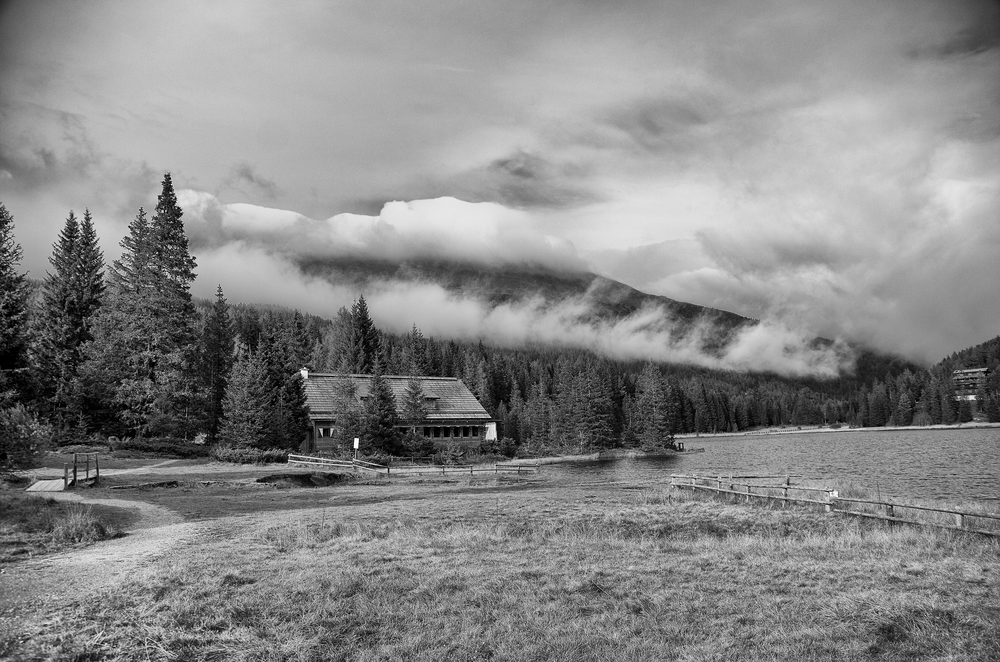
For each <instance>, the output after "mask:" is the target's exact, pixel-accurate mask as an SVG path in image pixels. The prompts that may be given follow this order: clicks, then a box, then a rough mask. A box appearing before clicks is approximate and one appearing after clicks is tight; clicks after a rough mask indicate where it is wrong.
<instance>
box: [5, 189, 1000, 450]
mask: <svg viewBox="0 0 1000 662" xmlns="http://www.w3.org/2000/svg"><path fill="white" fill-rule="evenodd" d="M182 214H183V212H182V210H181V209H180V208H179V207H178V206H177V202H176V196H175V195H174V191H173V185H172V182H171V180H170V176H169V174H168V175H166V176H165V177H164V180H163V186H162V192H161V194H160V196H159V198H158V200H157V205H156V208H155V211H154V213H153V215H152V216H147V214H146V212H145V211H144V210H143V209H140V210H139V212H138V214H137V215H136V217H135V219H134V220H133V222H132V223H131V224H130V226H129V232H128V235H127V236H126V237H124V238H123V239H122V240H121V247H122V256H121V258H120V259H119V260H116V261H114V262H113V263H112V264H111V265H105V262H104V258H103V255H102V254H101V251H100V249H99V243H98V241H97V237H96V235H95V232H94V224H93V221H92V219H91V217H90V214H89V212H85V213H84V215H83V217H82V218H77V217H76V216H75V214H74V213H73V212H70V214H69V216H68V217H67V219H66V223H65V225H64V228H63V231H62V232H61V233H60V235H59V236H58V237H56V238H55V242H54V244H53V250H52V255H51V257H50V263H51V265H52V271H51V272H49V273H48V274H47V276H46V278H45V280H44V281H43V282H41V283H30V282H29V281H27V279H26V278H25V276H24V274H22V273H19V269H18V265H19V262H20V259H21V249H20V246H19V244H18V243H17V242H16V240H15V238H14V219H13V216H12V215H11V214H10V213H9V212H8V211H7V210H6V208H4V207H3V206H2V205H0V308H2V312H3V315H2V317H0V468H2V467H3V466H6V467H11V466H14V465H17V464H24V463H25V462H29V461H30V458H31V457H32V456H34V455H37V454H38V453H39V452H41V449H43V448H44V447H45V445H46V444H51V443H69V442H73V441H77V440H80V439H82V438H87V437H91V436H94V435H97V436H99V437H102V438H104V437H107V436H109V435H115V436H126V437H133V438H168V439H183V440H195V439H198V440H203V441H207V442H208V443H209V444H212V445H215V446H216V447H218V448H226V449H251V450H253V451H255V452H258V451H259V452H265V451H271V450H275V451H287V450H289V449H294V448H296V447H298V445H299V443H300V442H301V440H302V439H303V437H304V436H305V433H306V429H307V426H308V412H307V409H306V404H305V396H304V390H303V384H302V380H301V377H300V376H299V372H298V371H299V369H300V368H301V367H303V366H308V367H310V368H311V369H312V370H314V371H319V372H349V373H358V374H372V375H373V377H372V379H373V380H374V382H375V383H377V382H378V380H379V379H380V375H385V374H400V375H435V376H448V377H458V378H460V379H462V380H463V381H464V382H465V383H466V384H467V385H468V386H469V387H470V388H471V389H472V391H473V392H474V393H475V394H476V396H477V397H478V398H479V400H480V402H481V403H482V404H483V406H484V407H485V408H486V409H487V411H488V412H489V413H490V414H491V415H492V416H493V417H494V418H495V419H496V420H497V422H498V429H499V432H500V435H501V440H500V441H499V442H498V443H496V444H495V445H494V447H493V448H489V449H485V450H488V451H494V452H497V451H499V452H503V453H506V454H513V453H520V454H522V455H530V454H537V453H549V452H578V451H586V450H591V449H597V448H609V447H621V446H624V447H656V446H661V445H663V444H665V443H669V441H670V440H671V439H672V437H673V436H674V435H676V434H681V433H712V432H731V431H740V430H750V429H754V428H761V427H774V426H804V425H819V424H827V425H846V426H883V425H899V426H907V425H925V424H940V423H944V424H950V423H956V422H962V421H968V420H971V419H972V416H973V412H972V409H971V407H970V404H969V403H968V402H966V401H959V400H956V399H955V397H954V387H953V385H952V383H951V371H952V370H953V369H956V368H968V367H986V368H989V369H990V370H991V371H992V372H991V375H990V377H989V380H988V382H987V384H986V387H985V388H984V389H983V390H982V392H981V393H980V394H978V395H979V402H980V403H982V410H983V415H985V416H987V417H989V418H990V419H991V420H1000V396H998V392H1000V337H998V338H995V339H993V340H991V341H989V342H986V343H983V344H982V345H977V346H975V347H971V348H969V349H966V350H962V351H961V352H957V353H956V354H953V355H952V356H951V357H949V358H947V359H945V360H944V361H942V362H941V363H939V364H938V365H936V366H934V367H932V368H931V369H930V370H923V369H921V368H919V367H918V366H915V365H913V364H911V363H908V362H906V361H904V360H901V359H898V358H893V357H887V356H885V355H881V354H878V353H875V352H870V351H859V352H858V353H857V359H856V361H855V366H854V368H855V369H854V372H853V374H841V375H840V376H839V377H837V378H835V379H828V380H819V379H803V378H790V377H783V376H778V375H774V374H763V373H748V372H730V371H720V370H710V369H706V368H701V367H694V366H688V365H675V364H662V363H659V364H658V363H653V362H645V363H644V362H637V361H621V360H615V359H610V358H607V357H604V356H600V355H598V354H596V353H594V352H591V351H588V350H583V349H573V348H566V347H561V346H558V345H555V344H545V345H542V344H538V345H528V346H523V347H498V346H490V345H487V344H484V343H483V342H482V341H480V342H478V343H477V342H464V341H456V340H450V339H441V338H432V337H424V335H423V334H422V333H421V331H420V330H419V329H418V328H417V327H416V326H414V327H413V328H412V329H411V330H410V332H408V333H405V334H394V333H389V332H386V331H382V330H379V329H377V328H376V327H375V325H374V323H373V322H372V318H371V315H370V311H369V310H368V305H367V302H366V301H365V299H364V297H363V296H362V297H359V298H358V299H357V300H356V301H355V302H354V305H353V306H352V307H351V309H347V308H341V309H340V310H337V311H331V317H330V318H329V319H327V318H322V317H317V316H313V315H308V314H302V313H300V312H299V311H295V310H288V309H283V308H278V307H274V306H261V305H254V304H251V303H238V304H235V305H230V304H229V303H228V302H227V301H226V298H225V295H224V291H223V287H222V285H220V286H219V288H218V291H217V295H216V298H215V300H214V301H196V300H194V299H193V298H192V296H191V293H190V285H191V283H192V282H193V281H194V279H195V277H196V267H197V265H196V263H195V260H194V259H193V257H192V256H191V255H190V253H189V251H188V244H187V238H186V236H185V234H184V227H183V223H182V220H181V217H182ZM449 273H450V274H451V276H452V277H457V276H458V275H459V271H454V270H452V271H450V272H449ZM478 278H480V280H482V279H486V280H488V281H490V283H491V284H490V290H491V291H494V292H495V291H498V289H497V286H496V285H497V283H496V281H497V280H498V279H499V280H502V275H501V274H497V273H491V274H488V275H485V276H484V275H483V274H480V275H479V276H478ZM542 283H543V285H545V286H546V287H550V288H557V289H558V288H566V287H570V288H578V287H583V286H584V285H586V287H588V288H590V289H591V290H593V289H594V284H593V283H592V282H590V283H589V284H584V283H582V281H581V282H580V283H575V282H573V283H569V284H567V283H562V282H560V283H556V282H555V281H552V282H549V281H545V280H543V281H542ZM546 283H547V284H546ZM599 285H600V284H599ZM456 286H457V285H456ZM600 286H601V287H607V288H611V289H614V290H615V293H616V294H615V296H617V297H619V298H622V297H624V298H623V299H622V300H621V305H623V306H625V307H626V308H629V309H632V308H634V307H635V306H637V305H639V303H637V300H636V297H637V296H638V295H636V294H635V292H634V291H632V290H630V289H628V288H626V289H622V288H617V289H616V287H617V286H616V284H614V283H611V282H610V281H609V283H605V284H603V285H600ZM515 289H517V291H519V292H521V291H523V290H524V284H523V283H522V284H518V286H517V287H516V288H515ZM640 294H641V293H640ZM612 299H614V297H608V296H603V297H602V300H604V301H610V300H612ZM674 303H676V302H674ZM677 305H679V306H680V305H686V304H677ZM703 310H707V309H699V311H694V312H693V313H692V314H693V315H694V314H697V315H703V314H705V313H704V312H703ZM716 312H719V311H716ZM612 313H613V311H607V314H612ZM719 315H722V316H723V317H725V315H723V314H722V313H719ZM742 320H743V318H737V317H735V316H734V317H733V319H728V318H727V319H726V325H727V328H736V327H739V326H740V325H742V324H744V321H742ZM745 322H748V323H749V322H752V321H750V320H746V321H745ZM817 342H823V341H817ZM372 391H373V392H382V391H386V390H385V389H381V390H379V389H374V388H373V390H372ZM386 397H390V398H391V397H392V396H391V393H390V394H389V395H388V396H386ZM371 400H372V401H370V402H367V403H366V404H365V405H364V408H355V409H350V405H345V407H347V409H345V411H344V412H343V416H342V419H341V421H340V425H341V427H343V428H344V429H343V430H341V431H340V434H341V435H343V436H344V437H345V438H350V437H353V436H360V437H361V438H362V439H363V440H364V441H363V444H364V445H363V449H366V450H368V451H369V452H373V453H376V452H377V453H390V454H406V453H423V452H426V448H422V447H420V444H419V443H417V441H415V440H407V439H404V438H402V437H398V438H397V437H394V436H393V433H392V430H393V427H392V425H386V421H384V420H382V418H384V416H385V415H387V414H385V412H390V411H394V409H393V407H391V406H387V403H385V402H375V401H374V400H375V398H373V399H371ZM349 409H350V410H349Z"/></svg>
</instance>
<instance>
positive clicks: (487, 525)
mask: <svg viewBox="0 0 1000 662" xmlns="http://www.w3.org/2000/svg"><path fill="white" fill-rule="evenodd" d="M494 500H495V501H496V506H495V508H494ZM501 500H502V503H501ZM288 517H291V518H293V520H292V521H284V522H281V523H279V524H276V525H274V526H272V527H270V528H267V529H265V530H261V531H256V532H248V533H247V535H245V536H243V537H241V538H238V539H235V540H224V541H218V542H213V543H209V544H205V545H203V546H200V547H198V548H193V549H190V550H188V552H187V553H185V554H184V556H183V558H178V559H175V560H174V561H172V562H170V563H167V564H164V565H161V566H160V567H157V568H155V569H153V570H151V571H150V572H148V573H146V574H144V575H142V576H139V577H136V578H134V579H133V580H131V581H129V582H127V583H125V584H123V585H120V586H118V587H116V588H113V589H111V590H109V591H107V592H106V593H105V594H104V595H102V596H100V599H95V600H93V601H91V602H89V603H88V604H86V605H81V606H79V607H77V608H75V609H74V610H72V611H70V612H69V613H67V614H66V615H65V616H64V620H63V621H62V622H61V623H59V624H58V626H55V625H54V626H52V628H51V629H50V630H49V631H48V632H47V633H43V634H41V635H40V636H38V637H36V638H35V639H34V640H33V641H32V642H30V643H28V644H26V645H25V647H24V648H23V649H22V650H20V651H15V652H16V653H18V654H23V655H25V656H29V655H37V656H39V657H43V658H48V659H102V658H108V659H123V660H145V659H176V660H181V659H183V660H197V659H234V660H241V659H246V660H251V659H252V660H399V659H406V660H473V659H476V660H478V659H492V660H673V659H676V660H721V659H725V660H768V659H776V660H831V659H834V660H866V659H879V660H911V659H949V660H989V659H1000V602H998V595H1000V547H998V545H997V544H996V543H995V542H993V541H989V540H984V539H979V538H976V537H973V536H960V535H955V534H951V533H948V532H936V531H924V530H919V529H911V528H905V529H904V528H897V529H890V528H885V527H882V526H879V525H872V524H869V523H867V522H864V521H859V520H847V519H842V518H838V517H833V516H825V515H822V514H818V513H815V512H812V511H809V510H806V509H801V508H792V509H784V508H780V507H759V506H746V505H742V504H728V503H723V502H719V501H713V500H709V499H703V498H698V497H692V496H688V495H686V494H683V493H682V494H676V493H672V492H667V491H660V490H645V491H640V492H628V493H625V492H623V491H621V490H616V491H612V490H604V491H601V490H596V489H590V490H573V489H568V488H558V489H549V490H539V491H534V492H530V491H525V492H522V493H510V494H505V495H503V496H502V497H500V496H495V495H483V494H468V493H467V494H461V493H450V494H449V495H448V496H447V497H441V498H440V499H439V500H438V501H435V502H433V503H431V502H430V501H429V500H428V501H409V502H406V503H394V504H372V505H370V506H351V507H345V508H331V509H328V510H326V511H314V512H310V513H308V514H302V515H289V516H288Z"/></svg>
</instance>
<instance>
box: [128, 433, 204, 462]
mask: <svg viewBox="0 0 1000 662" xmlns="http://www.w3.org/2000/svg"><path fill="white" fill-rule="evenodd" d="M108 448H109V449H110V450H112V451H139V452H142V453H156V454H158V455H169V456H173V457H179V458H190V457H208V456H209V455H210V454H211V449H209V448H208V447H206V446H204V445H203V444H194V443H191V442H189V441H184V440H183V439H177V438H175V437H149V438H143V439H130V438H128V437H126V438H124V439H119V438H118V437H108Z"/></svg>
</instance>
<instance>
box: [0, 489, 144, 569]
mask: <svg viewBox="0 0 1000 662" xmlns="http://www.w3.org/2000/svg"><path fill="white" fill-rule="evenodd" d="M103 510H104V509H101V508H99V507H98V508H95V507H93V506H83V505H79V504H75V503H65V502H60V501H56V500H55V499H50V498H45V497H40V496H37V495H33V494H24V493H22V492H15V491H13V490H2V491H0V565H3V564H4V563H10V562H13V561H17V560H19V559H21V558H24V557H30V556H33V555H36V554H41V553H46V552H51V551H56V550H59V549H63V548H65V547H68V546H73V545H78V544H88V543H92V542H97V541H99V540H106V539H108V538H114V537H117V536H118V535H120V528H119V527H120V526H121V525H122V524H123V522H124V521H125V520H124V519H123V518H122V517H120V516H117V517H111V516H109V513H107V512H103Z"/></svg>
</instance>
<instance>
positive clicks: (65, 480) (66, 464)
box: [63, 462, 69, 490]
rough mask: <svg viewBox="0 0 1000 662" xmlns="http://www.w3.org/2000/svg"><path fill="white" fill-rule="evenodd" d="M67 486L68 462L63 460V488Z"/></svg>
mask: <svg viewBox="0 0 1000 662" xmlns="http://www.w3.org/2000/svg"><path fill="white" fill-rule="evenodd" d="M68 487H69V463H68V462H63V489H64V490H65V489H66V488H68Z"/></svg>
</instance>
